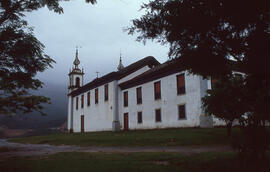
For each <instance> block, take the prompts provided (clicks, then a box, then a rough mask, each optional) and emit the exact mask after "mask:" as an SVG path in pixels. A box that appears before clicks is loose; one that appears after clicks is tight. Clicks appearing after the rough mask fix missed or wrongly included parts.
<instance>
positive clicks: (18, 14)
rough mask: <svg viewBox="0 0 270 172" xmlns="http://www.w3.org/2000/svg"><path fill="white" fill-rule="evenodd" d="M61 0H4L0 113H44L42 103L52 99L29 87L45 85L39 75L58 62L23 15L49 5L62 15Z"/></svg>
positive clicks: (0, 1)
mask: <svg viewBox="0 0 270 172" xmlns="http://www.w3.org/2000/svg"><path fill="white" fill-rule="evenodd" d="M60 1H61V0H36V1H32V0H0V114H11V113H15V112H17V111H23V112H25V113H27V112H31V111H34V110H37V111H39V112H41V113H42V111H41V110H42V105H41V104H42V103H48V102H49V99H48V98H46V97H45V96H37V95H31V94H30V93H29V90H31V89H33V90H37V89H38V88H41V87H42V85H43V83H42V82H41V81H40V80H38V79H36V78H35V75H36V74H37V73H38V72H43V71H44V70H46V69H47V68H48V67H52V63H54V62H55V61H54V60H53V59H52V58H50V57H49V56H48V55H46V54H45V53H44V45H43V44H42V43H41V42H40V41H39V40H38V39H37V38H36V37H35V36H34V34H33V29H32V28H31V27H29V26H28V24H27V22H26V21H25V20H24V19H23V17H24V13H25V12H32V11H34V10H38V9H39V8H42V7H45V6H46V7H47V8H48V9H49V10H52V11H54V12H56V13H59V14H61V13H63V9H62V8H61V7H60V5H59V2H60ZM86 2H90V3H92V4H93V3H95V2H96V1H95V0H86ZM42 114H43V113H42Z"/></svg>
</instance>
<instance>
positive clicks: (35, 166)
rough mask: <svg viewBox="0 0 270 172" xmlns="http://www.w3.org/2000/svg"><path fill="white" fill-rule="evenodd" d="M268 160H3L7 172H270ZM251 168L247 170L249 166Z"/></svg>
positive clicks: (70, 156) (98, 156) (216, 156)
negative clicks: (256, 162)
mask: <svg viewBox="0 0 270 172" xmlns="http://www.w3.org/2000/svg"><path fill="white" fill-rule="evenodd" d="M267 158H268V160H266V161H261V162H260V163H259V164H254V163H244V162H243V161H242V160H241V159H240V158H238V157H237V156H236V154H235V153H232V152H231V153H200V154H192V155H183V154H178V153H125V154H104V153H77V152H71V153H58V154H55V155H50V156H48V157H41V158H33V157H32V158H13V159H5V160H2V161H1V160H0V169H1V171H4V172H16V171H19V172H26V171H27V172H47V171H50V172H59V171H61V172H89V171H91V172H95V171H106V172H107V171H110V172H113V171H117V172H121V171H125V172H126V171H128V172H133V171H134V172H135V171H136V172H137V171H140V172H144V171H146V172H149V171H155V172H161V171H166V172H167V171H189V172H197V171H202V172H216V171H218V172H225V171H228V172H234V171H245V172H247V171H256V172H264V171H265V172H266V171H268V170H269V165H268V164H269V158H270V157H269V156H268V157H267ZM247 164H248V166H247Z"/></svg>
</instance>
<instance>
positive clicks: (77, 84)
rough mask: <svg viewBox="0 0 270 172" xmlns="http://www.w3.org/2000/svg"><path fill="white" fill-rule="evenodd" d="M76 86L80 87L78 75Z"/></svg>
mask: <svg viewBox="0 0 270 172" xmlns="http://www.w3.org/2000/svg"><path fill="white" fill-rule="evenodd" d="M76 87H80V78H79V77H77V78H76Z"/></svg>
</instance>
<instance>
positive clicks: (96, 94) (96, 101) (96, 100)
mask: <svg viewBox="0 0 270 172" xmlns="http://www.w3.org/2000/svg"><path fill="white" fill-rule="evenodd" d="M95 104H98V88H96V89H95Z"/></svg>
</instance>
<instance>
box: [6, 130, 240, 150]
mask: <svg viewBox="0 0 270 172" xmlns="http://www.w3.org/2000/svg"><path fill="white" fill-rule="evenodd" d="M238 132H239V130H238V129H236V128H235V129H233V134H234V135H236V134H237V133H238ZM9 141H11V142H19V143H33V144H53V145H79V146H191V145H223V144H229V142H230V140H229V139H228V137H227V135H226V129H225V128H210V129H201V128H180V129H163V130H141V131H140V130H138V131H128V132H123V131H122V132H93V133H83V134H81V133H75V134H51V135H45V136H33V137H23V138H14V139H9Z"/></svg>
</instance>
